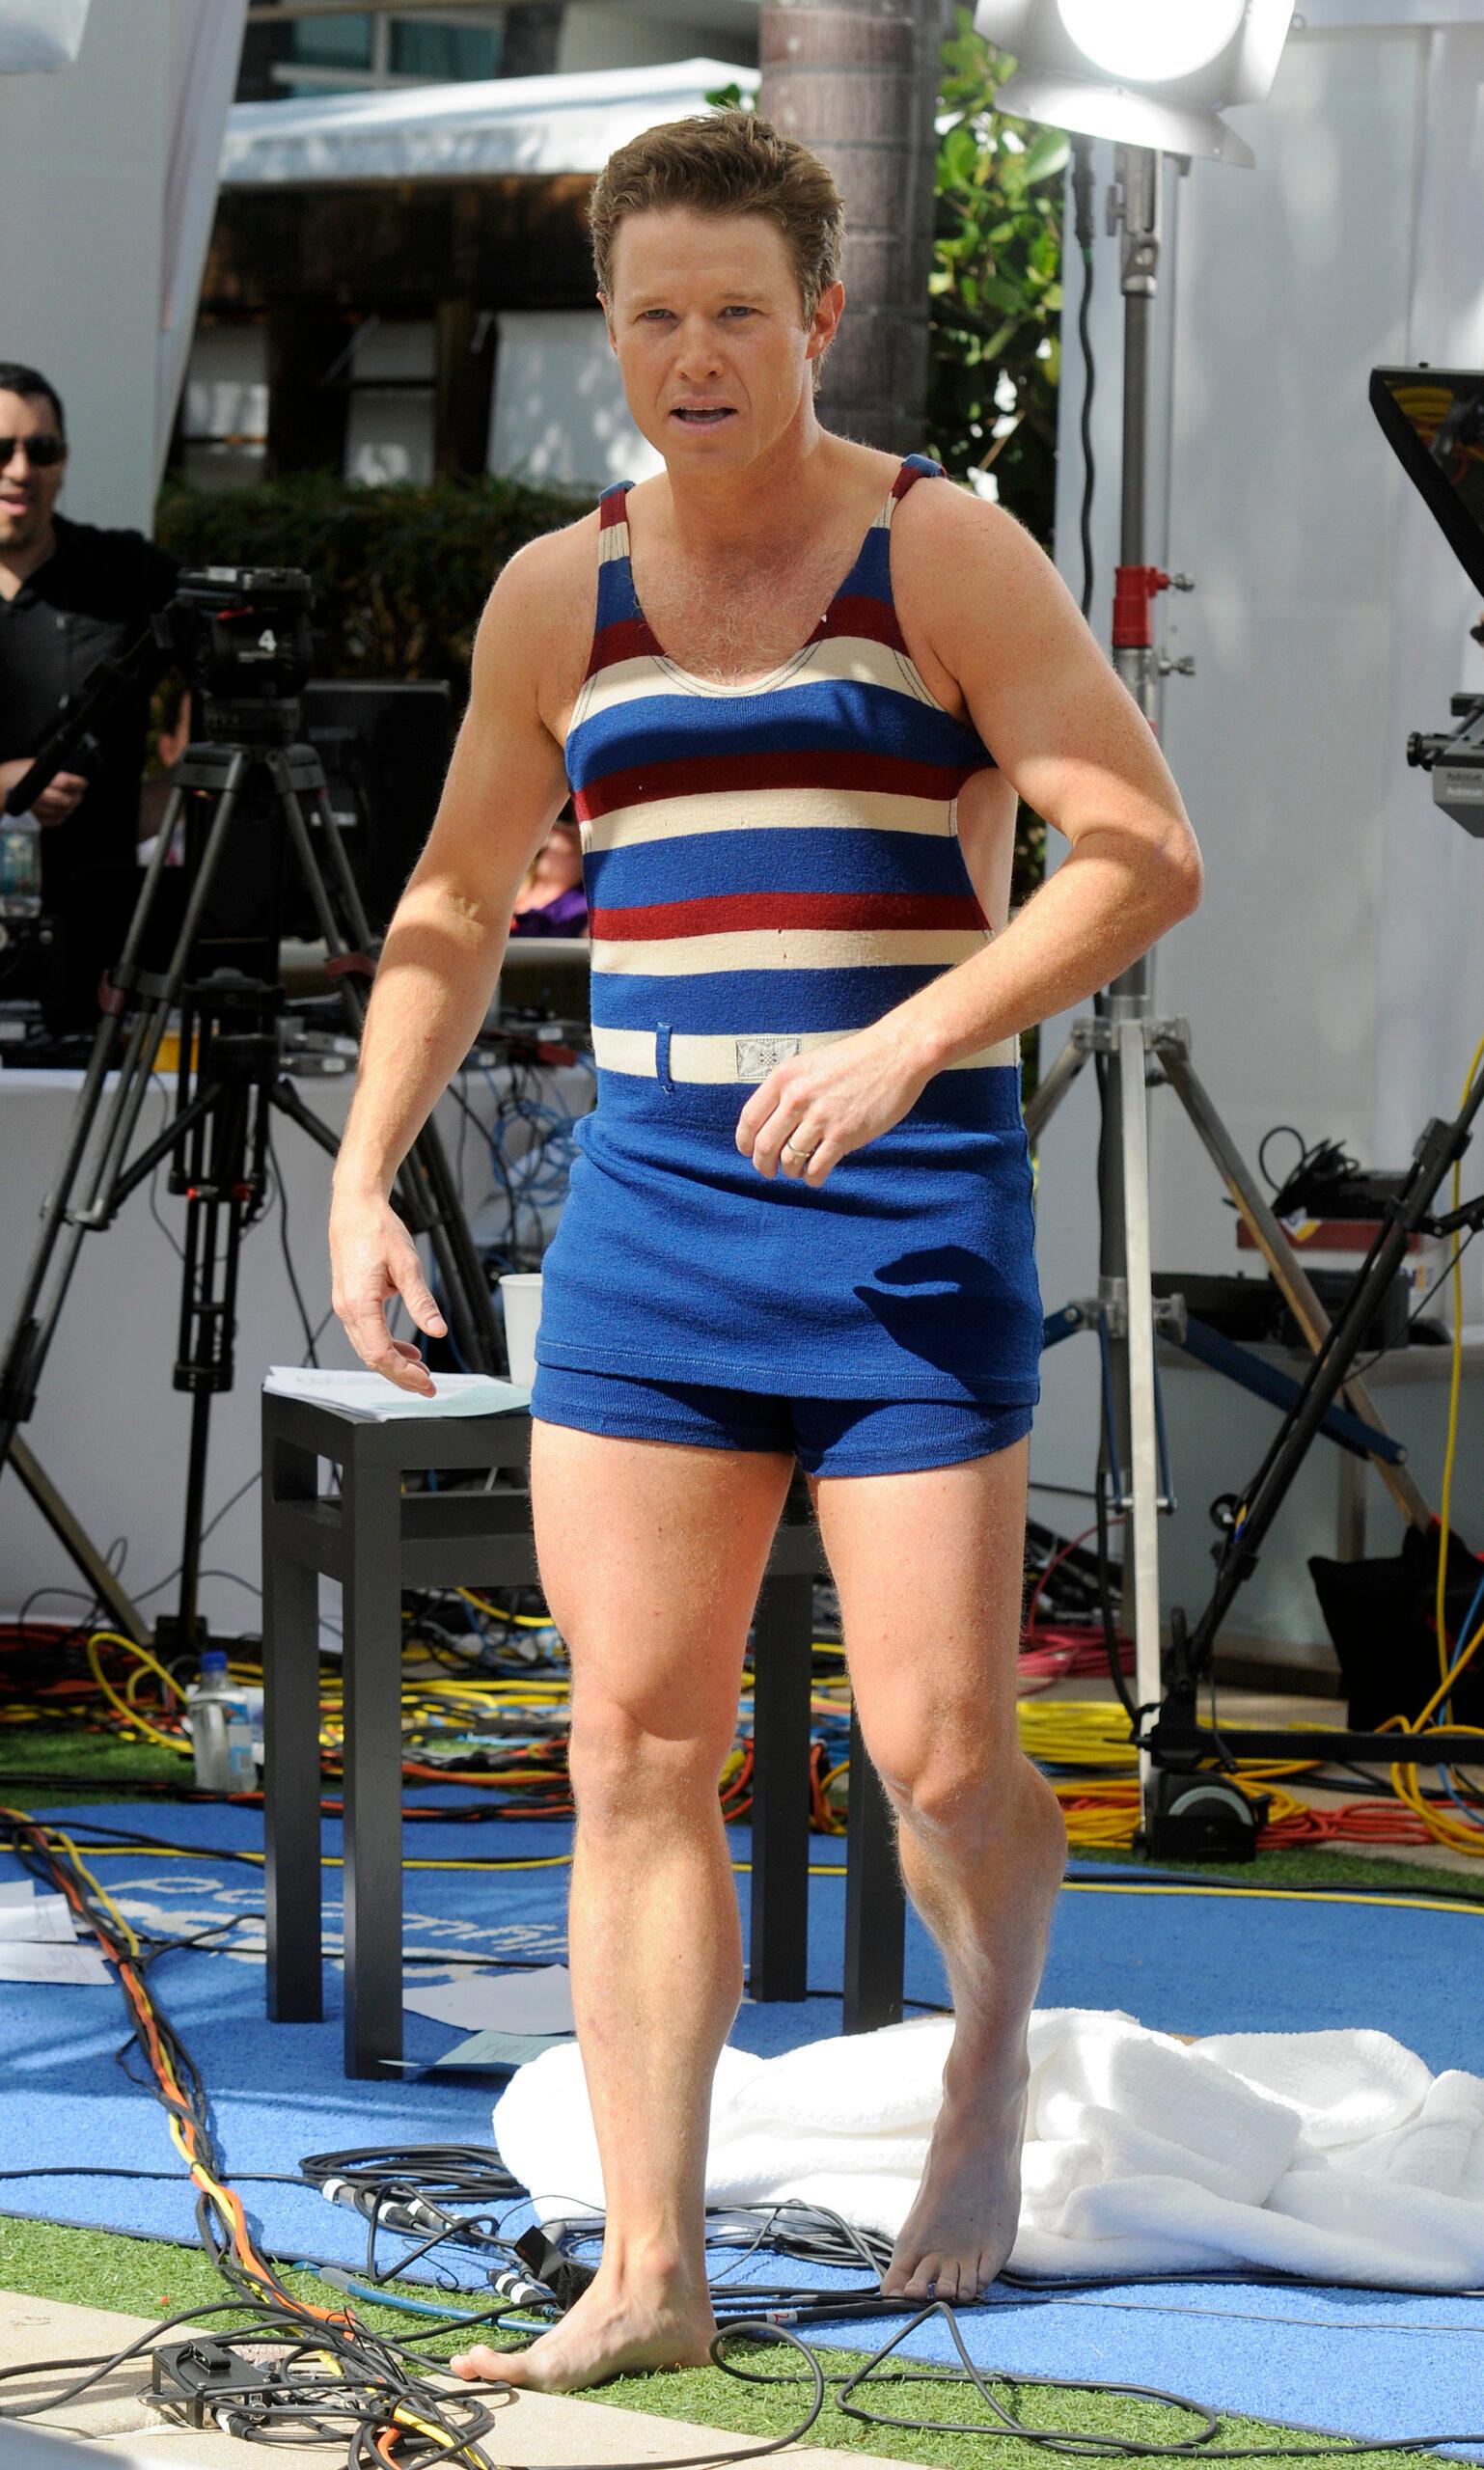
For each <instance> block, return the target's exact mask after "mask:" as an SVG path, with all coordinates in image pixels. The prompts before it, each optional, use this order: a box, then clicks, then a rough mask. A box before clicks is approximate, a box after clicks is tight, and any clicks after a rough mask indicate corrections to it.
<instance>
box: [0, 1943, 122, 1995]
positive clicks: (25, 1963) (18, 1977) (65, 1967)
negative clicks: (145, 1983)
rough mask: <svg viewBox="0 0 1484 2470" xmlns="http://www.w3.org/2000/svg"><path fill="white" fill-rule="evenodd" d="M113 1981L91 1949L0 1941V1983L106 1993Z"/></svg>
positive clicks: (99, 1958) (101, 1961)
mask: <svg viewBox="0 0 1484 2470" xmlns="http://www.w3.org/2000/svg"><path fill="white" fill-rule="evenodd" d="M115 1979H116V1976H115V1975H114V1974H113V1973H112V1972H110V1970H109V1968H108V1966H107V1964H105V1963H104V1962H103V1959H102V1957H101V1956H100V1955H98V1954H97V1952H96V1949H95V1948H93V1947H79V1946H78V1945H76V1944H75V1942H74V1943H73V1944H72V1945H71V1946H69V1947H61V1946H48V1945H46V1944H44V1943H37V1942H36V1941H30V1940H26V1939H23V1938H19V1939H17V1938H0V1981H63V1982H69V1983H72V1984H80V1985H84V1986H86V1987H88V1988H98V1989H104V1990H107V1989H111V1988H112V1987H113V1986H114V1982H115Z"/></svg>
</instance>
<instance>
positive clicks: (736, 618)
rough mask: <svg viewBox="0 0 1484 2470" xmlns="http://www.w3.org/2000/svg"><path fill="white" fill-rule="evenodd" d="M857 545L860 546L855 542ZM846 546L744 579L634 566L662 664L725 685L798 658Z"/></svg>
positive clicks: (674, 566) (834, 586)
mask: <svg viewBox="0 0 1484 2470" xmlns="http://www.w3.org/2000/svg"><path fill="white" fill-rule="evenodd" d="M854 545H855V546H857V547H858V546H859V542H858V541H857V542H855V544H854ZM850 555H851V544H848V543H846V542H843V541H833V542H831V543H829V544H828V545H827V546H825V547H821V548H816V549H815V550H813V551H812V552H811V553H809V554H806V555H804V556H802V557H797V558H794V559H792V560H790V562H789V563H788V564H787V566H786V567H780V568H779V569H777V570H776V571H775V572H772V573H764V574H759V573H758V571H757V568H756V565H751V566H750V567H749V568H748V570H747V572H746V573H745V575H739V574H735V573H733V574H730V575H728V574H727V573H725V572H718V571H717V570H715V569H714V568H713V569H704V570H703V569H699V568H691V567H686V566H682V565H681V564H680V563H679V562H678V560H675V559H673V558H672V559H669V560H667V561H666V564H665V569H664V571H663V572H662V573H661V572H654V571H652V570H649V569H646V571H645V573H644V574H643V575H641V574H640V573H639V571H638V569H637V567H636V570H635V577H634V588H635V590H636V591H637V592H638V594H639V599H640V604H641V606H642V607H643V609H644V612H645V615H646V617H647V618H648V620H649V624H650V626H651V627H652V628H653V631H654V633H655V635H656V637H657V638H658V640H659V642H660V644H661V645H662V646H663V648H664V650H665V652H666V653H667V654H668V656H669V658H670V659H671V660H673V661H674V662H675V663H676V665H677V666H678V667H679V668H681V669H686V670H692V671H694V672H695V673H696V675H697V676H699V677H707V678H711V679H713V680H714V681H715V682H716V683H717V684H724V683H726V682H727V681H728V680H729V679H734V678H738V677H744V678H745V677H759V676H762V675H764V674H765V673H766V672H768V671H769V670H773V669H778V668H779V667H781V666H782V664H783V662H784V661H787V660H791V659H792V657H793V655H794V653H795V652H798V651H801V650H802V649H803V647H804V645H806V644H807V643H808V642H809V640H810V638H811V635H812V634H813V631H814V628H815V626H816V625H817V624H818V622H819V619H820V618H821V617H823V615H824V613H825V611H826V609H827V608H828V607H829V604H830V598H831V595H832V593H834V592H835V591H836V590H838V588H839V585H840V583H841V582H842V580H843V578H844V574H845V569H846V566H847V564H848V563H849V561H850Z"/></svg>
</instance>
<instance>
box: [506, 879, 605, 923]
mask: <svg viewBox="0 0 1484 2470" xmlns="http://www.w3.org/2000/svg"><path fill="white" fill-rule="evenodd" d="M587 931H588V895H587V892H586V891H585V890H584V888H583V886H582V885H581V884H568V885H567V887H566V890H565V891H564V892H558V894H557V896H556V899H555V900H548V901H544V902H543V903H542V904H541V906H540V908H538V909H517V910H516V912H515V914H514V916H513V918H512V919H510V933H511V934H512V935H586V933H587Z"/></svg>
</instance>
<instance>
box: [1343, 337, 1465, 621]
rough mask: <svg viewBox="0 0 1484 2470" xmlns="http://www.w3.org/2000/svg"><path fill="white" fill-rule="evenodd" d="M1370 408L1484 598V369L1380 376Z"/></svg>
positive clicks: (1375, 376)
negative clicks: (1483, 594) (1483, 593)
mask: <svg viewBox="0 0 1484 2470" xmlns="http://www.w3.org/2000/svg"><path fill="white" fill-rule="evenodd" d="M1370 401H1371V409H1372V411H1373V412H1374V413H1375V415H1376V418H1377V419H1378V421H1379V422H1380V423H1381V425H1382V428H1383V430H1384V432H1385V434H1386V438H1387V443H1388V445H1389V447H1390V448H1391V451H1392V453H1394V454H1395V456H1396V457H1397V460H1398V461H1399V463H1400V464H1401V467H1402V469H1403V471H1404V472H1405V473H1406V475H1407V478H1408V480H1411V482H1412V484H1413V486H1414V488H1415V489H1418V490H1420V492H1421V494H1422V496H1423V497H1424V498H1425V499H1426V501H1427V504H1428V506H1429V508H1431V510H1432V512H1433V513H1434V515H1435V516H1436V517H1437V519H1438V522H1439V524H1440V526H1441V527H1442V530H1443V536H1444V538H1445V539H1446V540H1447V543H1448V546H1449V548H1450V549H1451V550H1452V552H1453V554H1454V556H1455V557H1456V558H1457V560H1458V562H1459V563H1460V565H1461V566H1462V567H1463V569H1464V572H1465V573H1466V574H1467V576H1468V577H1469V580H1470V583H1471V584H1472V585H1473V586H1474V588H1475V590H1478V591H1481V592H1484V370H1479V369H1429V368H1428V367H1427V366H1426V364H1425V363H1424V364H1423V365H1422V366H1421V367H1420V368H1417V369H1373V370H1372V371H1371V382H1370Z"/></svg>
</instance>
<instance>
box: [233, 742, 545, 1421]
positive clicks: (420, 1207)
mask: <svg viewBox="0 0 1484 2470" xmlns="http://www.w3.org/2000/svg"><path fill="white" fill-rule="evenodd" d="M272 771H273V778H274V782H275V784H276V786H277V789H278V794H279V798H280V801H281V804H282V806H283V810H284V814H285V816H286V818H287V820H288V824H289V837H290V838H291V840H292V842H293V847H294V852H295V855H296V857H297V859H298V862H299V870H300V872H301V874H302V875H303V878H304V882H305V887H306V889H307V891H308V892H309V895H310V899H311V901H312V903H313V905H314V910H315V916H316V919H317V921H318V925H319V931H320V933H321V934H322V935H323V937H324V940H325V949H326V950H327V951H328V952H329V953H330V954H331V955H332V956H334V957H336V958H344V954H345V942H344V935H343V934H342V932H341V928H340V922H339V919H337V917H336V915H335V907H334V903H333V902H332V901H331V898H330V893H329V889H328V887H327V885H326V883H325V879H324V876H323V874H322V873H321V872H320V869H319V864H318V862H317V860H316V856H315V845H314V841H313V839H312V837H311V836H310V830H309V825H308V824H307V822H306V821H305V818H304V809H303V807H302V805H301V804H300V801H299V796H298V792H297V790H296V789H295V787H294V785H293V779H292V771H291V763H290V758H289V755H275V756H274V757H273V758H272ZM316 814H317V816H318V820H319V825H320V829H321V831H322V833H323V834H324V838H325V846H326V848H327V849H328V850H329V853H330V864H331V869H332V872H333V874H334V877H335V888H336V892H337V894H338V896H339V898H340V900H341V903H342V906H343V908H344V914H345V916H346V917H347V918H348V919H349V922H350V926H351V930H352V932H353V933H354V934H355V935H356V936H357V937H358V938H359V939H361V940H362V942H363V944H364V943H365V942H369V941H370V939H371V928H370V924H369V922H368V919H367V916H366V912H365V910H364V908H363V907H362V905H361V896H360V892H358V890H357V888H356V883H355V878H354V877H353V875H352V874H351V872H350V867H349V864H348V863H347V861H346V858H345V851H344V842H343V841H342V839H341V837H340V828H339V826H338V824H337V823H336V821H335V818H334V815H333V813H332V812H331V810H330V802H329V798H328V796H327V795H326V793H325V789H324V783H323V779H322V776H321V779H320V781H319V782H318V783H317V786H316ZM341 993H342V997H343V999H344V1004H345V1009H346V1013H347V1015H348V1017H349V1020H350V1023H351V1026H352V1027H353V1029H355V1031H356V1034H357V1036H359V1034H360V1032H361V1029H362V1028H363V1026H364V1024H365V1019H366V1006H365V1002H364V1000H363V998H362V996H361V993H360V990H359V988H357V987H355V986H354V985H353V984H352V982H351V980H350V979H349V978H348V977H343V978H342V980H341ZM397 1181H398V1194H400V1197H401V1201H402V1204H403V1207H402V1215H403V1216H404V1218H405V1219H406V1221H407V1225H408V1228H409V1230H410V1232H411V1233H413V1234H414V1235H420V1234H426V1236H427V1237H428V1239H429V1241H430V1242H431V1244H432V1248H433V1257H434V1259H435V1261H436V1262H437V1265H438V1275H439V1277H440V1279H441V1281H442V1285H443V1291H444V1296H445V1299H446V1301H447V1304H448V1314H449V1323H450V1327H451V1329H452V1331H453V1343H454V1345H455V1346H456V1347H457V1349H458V1352H459V1354H460V1355H461V1356H462V1357H463V1359H464V1360H465V1362H466V1363H468V1364H469V1365H470V1366H471V1368H472V1369H473V1370H474V1371H476V1372H499V1371H500V1370H502V1368H503V1366H504V1362H505V1356H504V1352H503V1347H502V1341H501V1336H500V1330H499V1325H498V1323H497V1322H496V1319H495V1309H494V1304H493V1303H492V1302H491V1299H490V1292H489V1281H488V1279H487V1278H486V1277H485V1276H484V1267H483V1263H482V1262H481V1259H480V1256H479V1253H478V1252H477V1251H476V1250H475V1248H474V1239H473V1237H472V1236H471V1234H470V1232H469V1222H468V1220H467V1219H466V1218H465V1216H464V1211H463V1205H462V1203H461V1202H460V1200H459V1197H458V1187H457V1185H456V1183H455V1182H454V1179H453V1169H452V1168H451V1166H450V1165H449V1162H448V1156H447V1153H446V1151H445V1149H444V1146H443V1141H442V1139H441V1138H440V1136H439V1134H438V1131H437V1128H436V1126H435V1125H434V1124H433V1123H432V1122H431V1121H428V1122H427V1123H426V1124H425V1125H424V1127H423V1129H422V1131H421V1132H420V1133H419V1135H418V1137H417V1139H416V1140H415V1141H414V1142H413V1144H412V1148H411V1150H410V1152H409V1154H408V1157H407V1159H406V1161H405V1163H404V1164H403V1166H402V1168H401V1172H400V1173H399V1174H398V1179H397Z"/></svg>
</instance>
